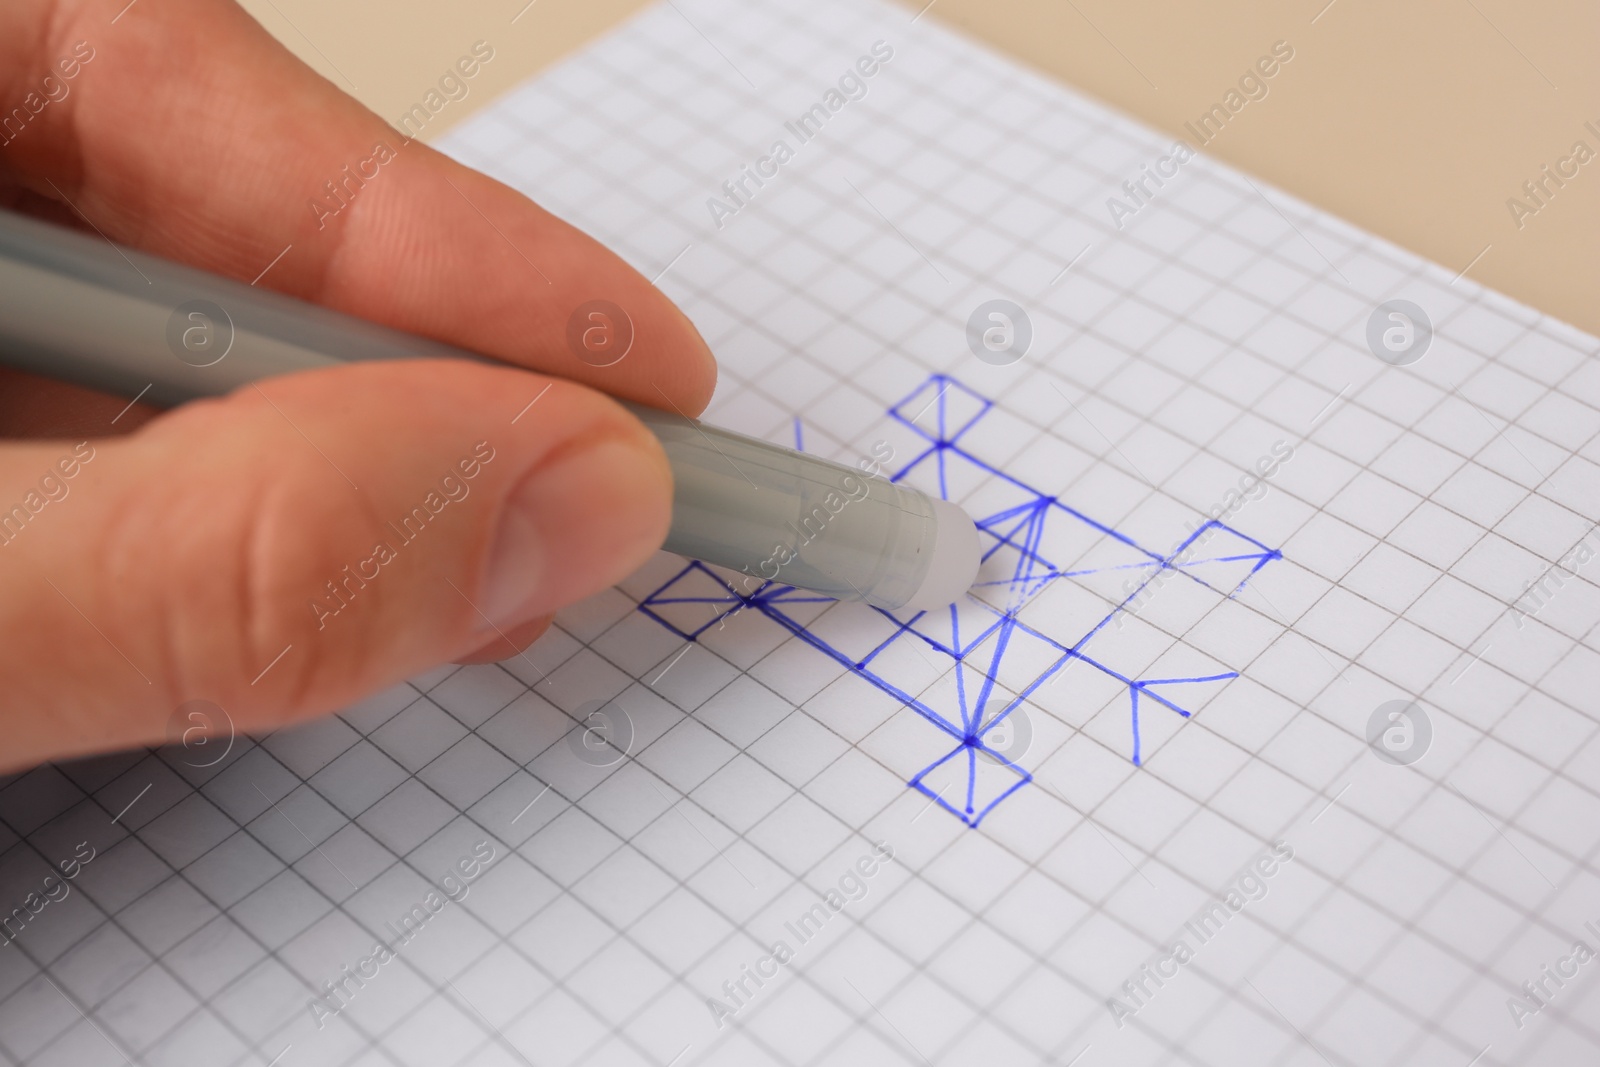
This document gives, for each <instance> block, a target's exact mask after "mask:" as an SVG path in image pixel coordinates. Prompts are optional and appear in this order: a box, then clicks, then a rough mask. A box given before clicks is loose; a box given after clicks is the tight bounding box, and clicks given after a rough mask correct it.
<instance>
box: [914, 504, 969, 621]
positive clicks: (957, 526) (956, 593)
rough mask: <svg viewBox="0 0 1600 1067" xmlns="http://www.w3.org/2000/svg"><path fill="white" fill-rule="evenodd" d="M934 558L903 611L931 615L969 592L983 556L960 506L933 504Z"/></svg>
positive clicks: (929, 562)
mask: <svg viewBox="0 0 1600 1067" xmlns="http://www.w3.org/2000/svg"><path fill="white" fill-rule="evenodd" d="M932 503H933V519H934V523H935V526H934V535H933V557H932V558H931V559H929V560H928V573H927V576H926V577H924V578H923V579H922V587H921V588H919V589H918V590H917V591H916V593H915V594H913V595H912V597H911V599H910V600H908V601H907V602H906V605H905V606H906V608H907V609H909V610H911V611H932V610H933V609H935V608H943V607H948V606H949V605H951V604H954V603H955V602H956V601H957V600H960V599H961V595H962V594H963V593H965V592H966V591H967V590H968V589H970V588H972V583H973V582H974V581H975V580H976V579H977V577H978V565H979V564H980V563H982V562H983V552H982V550H981V549H980V548H979V546H978V527H977V526H976V525H974V524H973V522H972V518H971V517H970V516H969V515H968V514H967V513H966V512H965V511H962V510H961V508H960V506H959V505H956V504H952V503H950V501H948V500H934V501H932Z"/></svg>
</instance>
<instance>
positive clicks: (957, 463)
mask: <svg viewBox="0 0 1600 1067" xmlns="http://www.w3.org/2000/svg"><path fill="white" fill-rule="evenodd" d="M930 391H931V392H932V396H931V397H930V396H929V395H928V394H929V393H930ZM993 407H994V402H993V401H991V400H988V399H986V398H985V397H983V396H980V395H979V394H977V393H975V392H973V391H972V390H971V389H969V388H967V387H966V386H965V385H963V384H961V383H960V382H958V381H956V380H955V379H954V378H950V377H948V376H946V375H933V376H932V377H930V378H929V379H928V380H927V381H926V382H924V383H923V384H922V385H921V386H920V387H918V388H917V390H916V391H914V392H913V393H911V395H909V396H907V397H906V398H905V399H903V400H901V401H900V402H899V403H898V404H895V405H894V406H893V407H891V408H890V409H889V411H888V414H889V416H890V418H892V419H894V420H895V421H896V422H898V423H900V424H901V425H902V426H904V427H906V428H907V429H909V430H910V431H911V432H913V433H915V434H916V435H917V436H919V437H920V438H922V440H923V441H924V442H926V446H925V447H923V448H922V450H921V451H920V452H918V453H917V454H916V455H915V456H913V457H912V459H911V460H910V461H909V462H908V463H906V464H905V465H904V466H903V467H901V468H900V469H899V470H898V471H896V472H895V473H894V474H893V475H892V480H894V481H897V482H898V481H901V480H903V479H905V478H906V477H908V476H910V475H912V474H913V473H917V475H918V477H919V478H921V479H923V480H924V481H934V482H936V484H937V486H938V491H939V494H940V495H941V496H943V497H944V498H945V499H950V493H951V485H952V480H953V478H952V475H953V474H956V475H959V476H960V478H961V480H962V481H963V482H971V481H972V480H973V479H974V478H977V479H988V480H989V481H988V483H987V485H988V487H990V488H992V489H996V490H997V491H996V492H991V493H988V494H986V496H988V497H993V496H996V495H998V496H1001V497H1008V498H1010V502H1008V503H1007V505H1006V506H1005V507H1002V508H1000V509H999V510H995V511H992V512H991V513H989V514H986V515H984V516H983V517H981V518H977V519H976V520H975V521H976V523H977V526H978V531H979V537H980V539H981V540H982V541H984V542H985V544H986V548H985V551H984V569H983V571H981V572H980V580H979V582H978V584H977V585H976V586H974V587H973V591H974V595H972V596H968V597H967V599H966V601H965V602H964V603H960V604H954V605H951V606H950V607H949V608H945V609H942V610H939V611H925V612H916V613H906V614H897V613H895V612H889V611H883V610H881V609H877V608H862V609H861V610H862V611H863V612H872V613H874V615H873V616H871V618H875V619H876V623H875V624H874V625H873V626H868V627H863V626H862V625H861V623H862V619H863V618H867V616H860V615H852V616H849V619H850V625H847V626H845V627H843V628H842V629H841V627H839V626H833V627H827V626H821V625H819V617H820V616H821V615H822V613H823V612H824V610H825V609H826V608H827V607H828V605H831V604H832V603H834V601H833V600H831V599H830V598H828V597H825V596H822V595H820V594H817V593H811V592H807V591H805V590H800V589H795V588H794V587H793V586H788V585H783V584H781V583H779V582H770V581H769V582H764V583H763V584H762V585H761V586H759V587H758V588H756V589H755V590H754V591H752V592H740V591H738V590H737V589H735V588H734V587H733V585H732V584H730V583H729V582H728V581H727V580H725V579H724V578H723V577H721V576H720V575H718V574H716V573H715V572H714V571H712V570H711V569H710V568H709V567H707V566H706V565H705V564H703V563H699V562H692V563H689V564H688V565H687V566H685V567H684V568H683V569H682V570H681V571H679V572H678V573H677V574H675V575H674V576H673V577H672V578H671V579H670V580H669V581H667V582H666V583H665V584H664V585H662V586H661V587H660V588H659V589H657V590H656V591H655V592H653V593H651V594H650V595H649V596H647V597H646V598H645V599H644V600H643V601H642V602H641V603H640V604H639V610H640V611H641V612H643V613H644V614H645V615H648V616H649V617H650V618H652V619H654V620H655V621H656V622H658V623H660V624H661V625H662V626H665V627H666V628H667V629H669V630H671V631H672V632H674V633H676V634H678V635H679V636H680V637H682V638H683V639H685V640H686V641H697V640H698V639H699V638H700V636H701V635H702V634H704V633H705V632H706V631H707V630H709V629H711V628H712V627H713V626H716V627H717V628H719V629H720V628H722V626H724V625H725V624H726V622H727V620H728V619H729V618H732V617H733V616H734V615H737V614H738V613H739V612H741V611H745V610H751V611H755V612H757V613H759V614H760V615H762V616H764V617H766V618H768V619H770V620H772V621H773V622H775V623H777V624H778V625H779V626H781V627H783V628H784V629H785V630H786V631H788V632H789V633H790V634H792V635H794V637H796V638H798V639H799V640H801V641H803V642H805V643H806V644H807V645H810V646H811V647H812V648H814V649H816V650H817V651H818V652H820V653H822V654H823V655H825V656H827V657H829V658H830V659H832V660H834V661H835V662H836V663H838V664H840V665H841V666H843V667H845V668H846V669H847V670H849V671H851V672H852V673H854V674H855V675H857V676H858V677H860V678H862V679H864V680H865V681H867V682H869V683H871V684H872V685H874V686H876V687H877V688H878V689H880V690H882V691H883V692H885V693H887V694H889V695H890V696H891V697H893V698H894V699H895V700H897V701H899V702H900V703H901V704H902V705H903V706H905V707H908V708H910V709H912V710H913V711H915V712H916V713H917V714H918V715H920V716H922V717H923V718H924V719H926V720H927V721H928V722H929V723H931V724H932V725H933V726H935V727H936V728H938V729H939V730H940V731H942V732H943V733H944V734H946V735H948V737H949V739H950V740H951V741H952V742H953V743H954V747H952V748H951V749H950V751H949V752H947V753H946V754H945V755H944V756H942V757H940V758H939V759H937V760H935V761H934V762H933V763H931V764H929V765H928V766H927V767H924V768H923V769H922V770H921V771H919V772H917V774H915V775H914V776H913V777H912V778H911V780H910V781H909V783H908V785H909V786H910V787H911V788H913V789H916V790H917V791H919V792H921V793H923V794H924V795H925V796H927V797H928V798H929V801H930V803H934V804H937V805H939V806H940V807H942V808H943V809H944V810H945V811H947V812H949V813H950V814H951V815H954V816H955V817H956V818H958V819H960V820H962V821H963V822H965V823H966V824H967V825H968V826H971V827H975V826H977V825H978V824H979V823H980V822H982V821H983V818H984V816H986V815H988V814H989V812H991V811H993V810H994V809H995V807H996V805H998V804H999V803H1000V802H1001V801H1003V800H1004V799H1005V798H1006V797H1008V796H1010V795H1011V794H1013V793H1015V792H1016V791H1017V790H1019V789H1021V788H1022V787H1023V786H1024V785H1026V784H1028V783H1029V782H1031V781H1032V780H1033V775H1032V774H1031V773H1029V772H1028V771H1027V770H1025V769H1024V768H1022V767H1021V766H1019V765H1018V764H1016V763H1015V762H1013V761H1012V760H1011V759H1009V758H1008V757H1007V755H1006V754H1005V752H1004V751H1002V748H1003V747H1005V746H1003V745H1000V744H997V743H996V741H995V735H996V734H997V732H1000V731H1001V730H1002V728H1004V727H1005V725H1006V723H1007V721H1008V719H1010V717H1011V716H1013V715H1014V714H1015V713H1016V712H1017V709H1018V708H1020V707H1021V706H1022V705H1023V704H1024V703H1025V702H1026V701H1027V700H1028V699H1029V697H1030V696H1032V695H1033V694H1034V693H1035V692H1036V691H1037V690H1038V689H1039V687H1040V686H1042V685H1045V684H1047V683H1049V682H1050V681H1051V680H1052V679H1053V678H1055V677H1056V676H1057V675H1059V674H1060V673H1061V672H1063V671H1064V670H1065V669H1066V668H1067V667H1068V666H1069V665H1070V664H1072V663H1074V662H1078V663H1083V664H1086V665H1087V666H1088V667H1091V668H1093V669H1094V670H1097V671H1100V672H1101V673H1102V674H1104V675H1106V676H1107V677H1109V678H1111V679H1114V680H1115V681H1116V682H1118V683H1120V684H1121V685H1122V686H1124V687H1125V688H1126V691H1127V693H1128V700H1129V706H1128V717H1129V730H1130V735H1131V737H1130V749H1131V751H1130V753H1129V756H1130V758H1131V759H1132V761H1133V763H1134V764H1136V765H1137V764H1140V763H1141V762H1142V759H1143V753H1142V739H1141V732H1140V726H1139V713H1140V709H1141V706H1143V707H1145V708H1146V709H1148V708H1149V707H1150V706H1151V705H1155V706H1159V707H1161V708H1165V709H1166V710H1167V711H1169V712H1172V713H1174V714H1176V715H1178V716H1180V717H1182V718H1189V717H1190V716H1191V714H1192V712H1191V711H1190V710H1189V709H1187V708H1185V707H1183V706H1182V705H1181V704H1180V703H1178V702H1177V700H1175V699H1173V698H1170V697H1168V696H1165V695H1163V693H1162V689H1163V687H1170V686H1184V685H1207V684H1211V683H1217V682H1225V681H1227V680H1229V679H1231V678H1235V677H1237V676H1238V672H1236V671H1225V672H1220V673H1215V674H1205V675H1196V676H1184V677H1175V678H1142V677H1136V676H1135V675H1134V674H1129V673H1124V672H1122V671H1119V670H1117V669H1115V668H1114V667H1112V666H1110V665H1108V664H1107V663H1105V662H1103V661H1102V660H1101V659H1099V658H1097V657H1096V656H1091V655H1089V654H1088V653H1087V652H1086V651H1085V649H1086V646H1087V645H1088V644H1089V643H1090V641H1091V640H1093V639H1094V638H1095V637H1096V636H1098V635H1099V634H1101V633H1102V632H1103V631H1105V629H1106V628H1107V627H1108V626H1111V625H1112V624H1113V622H1114V621H1115V622H1117V624H1118V625H1119V626H1120V620H1119V619H1118V616H1119V615H1120V614H1122V613H1123V612H1125V611H1129V610H1130V609H1129V605H1130V604H1132V603H1133V602H1134V601H1136V600H1137V599H1138V598H1139V597H1140V596H1141V594H1143V593H1144V592H1145V590H1146V588H1147V587H1148V586H1149V585H1150V584H1151V582H1152V581H1153V580H1155V579H1157V577H1158V576H1160V578H1161V581H1165V580H1166V579H1167V578H1169V577H1172V576H1175V575H1181V576H1183V577H1185V578H1188V579H1189V580H1191V581H1193V582H1196V583H1198V584H1199V585H1201V586H1204V587H1206V588H1208V589H1210V590H1212V591H1213V592H1214V593H1216V594H1218V595H1220V596H1223V597H1230V598H1231V597H1233V596H1234V595H1236V594H1237V593H1238V592H1239V591H1240V590H1242V589H1243V588H1244V586H1245V584H1246V583H1247V582H1248V581H1249V580H1250V579H1251V578H1252V577H1254V576H1255V574H1256V572H1257V571H1259V570H1260V569H1261V568H1262V567H1264V566H1266V565H1267V564H1268V563H1270V562H1271V561H1273V560H1275V559H1281V558H1282V554H1281V553H1280V552H1279V551H1278V550H1277V549H1272V548H1268V547H1267V546H1266V545H1264V544H1262V543H1261V542H1259V541H1257V540H1255V539H1254V538H1251V537H1248V536H1246V535H1245V534H1242V533H1240V532H1239V531H1238V530H1235V529H1233V528H1232V527H1230V526H1227V525H1225V524H1224V523H1222V522H1220V521H1218V520H1216V519H1208V520H1206V521H1204V522H1202V523H1200V524H1199V525H1198V526H1197V527H1196V528H1195V529H1194V530H1193V531H1192V532H1191V533H1190V534H1189V535H1188V537H1186V538H1185V539H1184V540H1183V541H1182V542H1181V543H1180V544H1179V545H1178V546H1177V547H1176V548H1174V549H1173V550H1172V551H1171V552H1168V553H1160V552H1155V551H1152V550H1151V549H1148V548H1145V547H1143V546H1142V545H1140V544H1138V543H1137V542H1136V541H1134V540H1133V539H1132V538H1130V537H1128V536H1127V535H1125V534H1123V533H1121V532H1119V531H1118V530H1116V529H1114V528H1112V527H1111V526H1108V525H1106V524H1104V523H1101V522H1098V521H1096V520H1095V519H1093V518H1091V517H1089V516H1088V515H1085V514H1084V513H1082V512H1080V511H1078V510H1077V509H1075V508H1073V507H1070V506H1069V505H1067V504H1064V503H1062V502H1061V501H1060V500H1059V499H1057V498H1056V497H1055V496H1053V495H1051V494H1049V493H1044V492H1040V491H1039V490H1037V489H1034V488H1033V487H1032V486H1029V485H1027V484H1026V483H1024V482H1022V481H1021V480H1019V479H1017V478H1014V477H1012V476H1011V475H1008V474H1006V473H1005V472H1004V471H1001V470H1000V469H998V468H997V467H995V466H993V465H991V464H990V463H988V462H986V461H985V460H983V459H980V458H979V457H978V456H977V455H975V454H974V453H973V452H972V451H970V450H969V449H968V448H967V447H965V446H964V445H963V443H962V438H963V437H966V436H967V435H969V434H970V433H971V431H972V430H973V428H974V427H975V426H977V425H978V424H979V423H980V421H981V420H982V419H983V418H984V417H985V416H986V415H988V414H989V412H990V410H991V409H992V408H993ZM930 408H932V409H934V410H935V414H936V427H935V429H934V430H933V431H931V432H930V431H928V430H925V429H923V428H922V427H920V426H918V425H917V420H918V419H920V418H921V417H922V416H923V415H924V414H926V413H927V411H928V410H929V409H930ZM907 412H912V413H913V414H911V415H909V416H908V415H907V414H906V413H907ZM794 432H795V440H796V444H799V443H800V441H801V431H800V420H799V419H795V420H794ZM930 468H931V470H930ZM975 484H976V483H975ZM1212 539H1216V540H1217V541H1218V542H1219V544H1218V547H1217V548H1216V549H1215V554H1212V555H1204V554H1202V556H1201V558H1190V555H1191V551H1192V549H1191V546H1198V545H1204V544H1205V543H1207V542H1209V541H1211V540H1212ZM1068 552H1070V553H1071V554H1070V556H1069V555H1068ZM1095 555H1098V556H1099V557H1101V558H1100V559H1098V560H1096V561H1094V562H1093V565H1073V566H1075V567H1076V569H1070V570H1064V569H1062V567H1063V565H1064V564H1063V563H1060V562H1057V561H1058V560H1063V561H1064V560H1066V559H1068V558H1071V559H1078V560H1086V559H1087V557H1089V556H1095ZM1223 565H1228V566H1223ZM1241 570H1242V571H1243V574H1242V576H1239V577H1238V579H1237V581H1234V580H1233V579H1234V577H1235V576H1238V575H1239V573H1240V571H1241ZM996 572H998V573H999V574H1001V575H1003V577H1000V578H992V577H985V576H987V575H993V574H995V573H996ZM1114 572H1129V573H1130V574H1131V575H1133V576H1134V580H1132V581H1125V582H1124V584H1123V585H1122V587H1121V588H1120V589H1119V590H1118V592H1117V593H1115V594H1112V595H1111V596H1109V597H1105V596H1104V595H1103V594H1102V597H1103V599H1100V600H1099V601H1098V604H1099V607H1097V608H1095V610H1094V612H1093V613H1092V614H1091V615H1090V616H1089V617H1090V618H1094V616H1096V615H1099V614H1100V612H1101V610H1103V608H1104V606H1105V604H1106V603H1107V602H1111V603H1114V605H1115V606H1113V607H1112V608H1111V609H1110V611H1107V612H1104V614H1103V617H1099V618H1098V619H1097V620H1096V621H1093V622H1092V624H1090V625H1089V626H1088V627H1087V629H1086V630H1085V631H1084V633H1083V634H1082V635H1081V636H1079V637H1078V638H1077V639H1076V640H1074V641H1071V642H1070V643H1065V644H1064V643H1062V642H1061V641H1059V640H1057V639H1056V638H1055V637H1051V636H1049V635H1047V634H1045V633H1043V632H1041V631H1040V630H1039V629H1038V628H1036V627H1035V626H1033V625H1031V624H1030V623H1029V622H1028V621H1026V620H1025V619H1024V618H1022V617H1021V616H1022V615H1023V614H1024V612H1025V611H1026V609H1027V608H1028V607H1029V605H1031V604H1033V603H1034V602H1035V601H1037V600H1040V599H1041V594H1044V593H1045V592H1046V591H1047V589H1049V588H1050V587H1051V586H1052V583H1055V582H1057V580H1059V579H1062V578H1077V579H1084V578H1087V577H1088V576H1092V575H1102V574H1112V573H1114ZM1219 573H1220V574H1221V575H1222V576H1225V577H1226V579H1227V580H1225V581H1220V583H1219V581H1218V576H1219ZM1124 594H1125V595H1124ZM1118 596H1121V600H1120V601H1118V600H1117V599H1116V598H1117V597H1118ZM986 598H995V599H999V600H1002V601H1003V604H1002V605H1001V606H996V605H995V604H992V603H990V602H989V600H988V599H986ZM707 608H709V609H710V613H711V614H710V618H709V619H706V618H705V613H706V610H707ZM702 620H703V621H702ZM820 621H825V620H820ZM819 631H821V632H819ZM903 642H911V646H912V647H911V650H912V651H915V652H918V653H919V654H920V655H921V657H922V659H923V660H924V661H925V662H928V653H930V652H931V653H933V654H934V655H936V656H939V657H943V659H942V660H941V661H940V662H942V663H946V664H947V666H946V667H945V669H944V671H943V673H942V674H940V676H939V677H938V678H937V679H936V680H935V682H934V683H932V684H930V685H926V686H925V687H924V688H923V689H922V691H921V692H920V693H917V694H913V693H912V692H909V691H908V689H907V688H906V687H907V685H909V684H910V683H908V682H907V681H906V679H905V677H904V671H903V669H897V667H896V666H895V663H894V661H893V657H892V653H893V652H894V651H896V650H898V649H899V648H901V647H903V646H902V643H903ZM997 687H998V693H999V694H1000V695H997ZM980 757H982V758H980ZM936 774H942V775H947V776H949V777H950V779H951V780H952V781H953V783H954V784H955V785H956V787H957V788H955V789H953V790H952V789H951V786H950V784H946V785H944V786H942V787H941V788H939V789H935V788H933V786H932V784H930V777H932V776H934V775H936ZM963 779H964V781H963ZM962 786H964V788H962ZM946 792H954V793H959V794H964V795H958V796H955V797H954V798H948V797H946V796H945V793H946Z"/></svg>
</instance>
